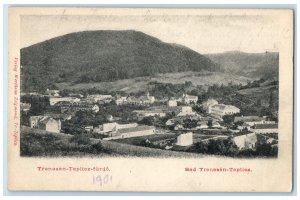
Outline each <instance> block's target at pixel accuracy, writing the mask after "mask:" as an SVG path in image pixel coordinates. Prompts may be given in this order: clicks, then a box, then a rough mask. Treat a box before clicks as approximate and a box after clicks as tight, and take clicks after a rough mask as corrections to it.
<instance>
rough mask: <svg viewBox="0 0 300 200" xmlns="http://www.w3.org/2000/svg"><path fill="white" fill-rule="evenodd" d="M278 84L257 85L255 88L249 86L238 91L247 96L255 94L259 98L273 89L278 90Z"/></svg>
mask: <svg viewBox="0 0 300 200" xmlns="http://www.w3.org/2000/svg"><path fill="white" fill-rule="evenodd" d="M277 89H278V86H277V85H275V86H274V85H271V86H263V87H255V88H249V89H244V90H239V91H238V93H239V94H241V95H245V96H255V97H257V98H259V97H264V96H266V94H269V93H270V91H271V90H274V91H277Z"/></svg>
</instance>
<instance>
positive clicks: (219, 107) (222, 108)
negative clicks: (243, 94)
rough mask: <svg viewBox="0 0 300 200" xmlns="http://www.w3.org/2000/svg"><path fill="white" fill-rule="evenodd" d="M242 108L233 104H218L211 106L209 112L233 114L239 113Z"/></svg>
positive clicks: (218, 114) (219, 114)
mask: <svg viewBox="0 0 300 200" xmlns="http://www.w3.org/2000/svg"><path fill="white" fill-rule="evenodd" d="M239 112H240V109H239V108H237V107H235V106H232V105H224V104H216V105H213V106H211V107H209V110H208V113H211V114H213V115H217V116H224V115H233V114H236V113H239Z"/></svg>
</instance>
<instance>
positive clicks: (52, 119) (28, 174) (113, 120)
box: [7, 7, 294, 192]
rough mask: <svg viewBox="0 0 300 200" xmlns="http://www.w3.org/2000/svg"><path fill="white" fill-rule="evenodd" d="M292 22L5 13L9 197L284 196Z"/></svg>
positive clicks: (100, 12)
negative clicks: (88, 194) (46, 194)
mask: <svg viewBox="0 0 300 200" xmlns="http://www.w3.org/2000/svg"><path fill="white" fill-rule="evenodd" d="M293 16H294V12H293V10H289V9H200V8H198V9H183V8H182V9H179V8H177V9H174V8H172V9H167V8H151V9H147V8H75V7H10V8H9V19H8V20H9V27H8V28H9V30H8V31H9V34H8V37H9V38H8V39H9V55H8V58H9V66H8V72H9V74H8V77H9V83H8V87H9V90H8V92H9V94H8V98H9V100H8V110H9V116H8V133H7V134H8V154H9V155H8V189H9V190H10V191H114V192H124V191H125V192H291V191H292V188H293V184H292V180H293V167H292V166H293V165H292V162H293V97H294V96H293V87H294V85H293V68H294V65H293V58H294V56H293V54H294V51H293V48H294V45H293V43H294V41H293V37H294V27H293V23H294V21H293Z"/></svg>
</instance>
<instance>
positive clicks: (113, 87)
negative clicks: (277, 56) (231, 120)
mask: <svg viewBox="0 0 300 200" xmlns="http://www.w3.org/2000/svg"><path fill="white" fill-rule="evenodd" d="M250 80H251V79H249V78H246V77H243V76H237V75H234V74H229V73H221V72H180V73H165V74H157V75H156V76H153V77H138V78H132V79H124V80H118V81H114V82H99V83H80V84H73V83H67V82H64V83H57V84H56V85H57V86H58V87H59V89H60V90H63V89H72V90H82V89H89V88H96V89H99V90H105V91H123V92H126V93H131V92H137V91H141V90H146V89H147V88H148V87H149V86H148V83H149V82H152V81H157V82H160V83H172V84H178V83H184V82H186V81H191V82H192V83H193V84H194V85H213V84H221V83H223V84H224V85H226V84H228V83H230V82H233V83H235V84H240V83H241V84H242V85H244V84H246V83H247V81H250Z"/></svg>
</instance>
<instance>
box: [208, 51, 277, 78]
mask: <svg viewBox="0 0 300 200" xmlns="http://www.w3.org/2000/svg"><path fill="white" fill-rule="evenodd" d="M205 56H206V57H208V58H210V59H211V60H212V61H213V62H215V63H218V64H219V65H220V67H221V70H223V71H225V72H229V73H234V74H237V75H242V76H246V77H249V78H264V79H272V80H278V71H279V53H277V52H265V53H244V52H240V51H230V52H225V53H220V54H206V55H205Z"/></svg>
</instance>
